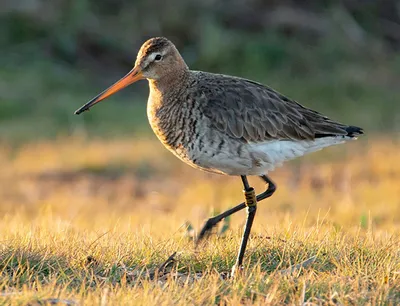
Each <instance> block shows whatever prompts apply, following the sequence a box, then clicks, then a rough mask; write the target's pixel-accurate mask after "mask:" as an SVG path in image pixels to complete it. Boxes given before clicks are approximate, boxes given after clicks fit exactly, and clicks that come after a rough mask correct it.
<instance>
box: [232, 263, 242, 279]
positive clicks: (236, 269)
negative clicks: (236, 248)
mask: <svg viewBox="0 0 400 306" xmlns="http://www.w3.org/2000/svg"><path fill="white" fill-rule="evenodd" d="M243 271H244V268H243V266H242V265H237V264H234V265H233V266H232V270H231V278H235V277H237V276H239V275H242V274H243Z"/></svg>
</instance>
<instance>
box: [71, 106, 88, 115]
mask: <svg viewBox="0 0 400 306" xmlns="http://www.w3.org/2000/svg"><path fill="white" fill-rule="evenodd" d="M88 110H89V108H88V107H84V106H83V107H81V108H78V109H77V110H76V111H75V112H74V114H75V115H79V114H81V113H83V112H85V111H88Z"/></svg>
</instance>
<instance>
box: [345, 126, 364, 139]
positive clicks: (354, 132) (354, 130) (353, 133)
mask: <svg viewBox="0 0 400 306" xmlns="http://www.w3.org/2000/svg"><path fill="white" fill-rule="evenodd" d="M346 132H347V135H346V136H348V137H357V136H359V135H362V134H364V130H363V129H362V128H359V127H357V126H353V125H349V126H348V127H347V128H346Z"/></svg>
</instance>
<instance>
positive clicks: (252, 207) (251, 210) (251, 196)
mask: <svg viewBox="0 0 400 306" xmlns="http://www.w3.org/2000/svg"><path fill="white" fill-rule="evenodd" d="M241 178H242V182H243V186H244V190H243V193H244V197H245V199H246V200H245V204H246V207H247V218H246V225H245V226H244V232H243V236H242V242H241V243H240V248H239V252H238V256H237V258H236V263H235V265H234V266H233V267H232V273H231V275H232V276H235V274H236V271H237V269H242V263H243V257H244V252H246V247H247V242H248V241H249V237H250V232H251V227H252V226H253V221H254V217H255V216H256V211H257V199H256V193H255V192H254V188H253V187H250V186H249V182H248V181H247V178H246V176H244V175H242V176H241Z"/></svg>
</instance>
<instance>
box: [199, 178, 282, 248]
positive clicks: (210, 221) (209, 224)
mask: <svg viewBox="0 0 400 306" xmlns="http://www.w3.org/2000/svg"><path fill="white" fill-rule="evenodd" d="M260 178H261V179H262V180H263V181H264V182H265V183H267V184H268V188H267V190H265V191H264V192H262V193H260V194H259V195H257V202H260V201H262V200H264V199H266V198H269V197H270V196H272V195H273V193H274V192H275V190H276V185H275V184H274V182H273V181H272V180H271V179H270V178H269V177H268V176H266V175H261V176H260ZM246 181H247V180H246ZM247 186H248V183H247ZM245 188H246V187H245ZM245 207H246V204H245V202H243V203H240V204H239V205H237V206H235V207H233V208H231V209H228V210H227V211H225V212H223V213H221V214H219V215H218V216H215V217H212V218H210V219H208V220H207V222H206V223H205V224H204V226H203V228H202V229H201V231H200V234H199V236H198V237H197V241H196V243H197V244H198V243H199V242H200V241H201V240H202V239H203V238H204V237H206V235H207V234H208V233H210V231H211V230H212V229H213V228H214V226H216V225H217V224H218V223H219V222H221V221H222V220H223V219H224V218H226V217H228V216H230V215H232V214H234V213H235V212H238V211H239V210H242V209H243V208H245Z"/></svg>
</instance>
